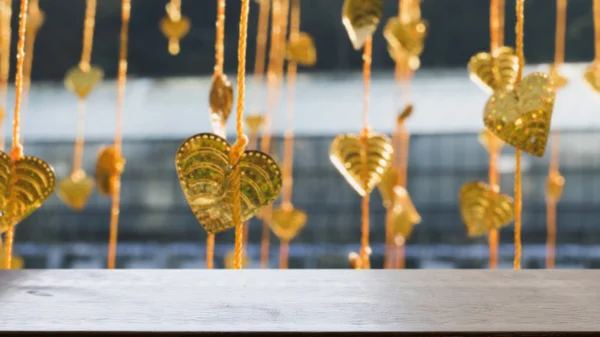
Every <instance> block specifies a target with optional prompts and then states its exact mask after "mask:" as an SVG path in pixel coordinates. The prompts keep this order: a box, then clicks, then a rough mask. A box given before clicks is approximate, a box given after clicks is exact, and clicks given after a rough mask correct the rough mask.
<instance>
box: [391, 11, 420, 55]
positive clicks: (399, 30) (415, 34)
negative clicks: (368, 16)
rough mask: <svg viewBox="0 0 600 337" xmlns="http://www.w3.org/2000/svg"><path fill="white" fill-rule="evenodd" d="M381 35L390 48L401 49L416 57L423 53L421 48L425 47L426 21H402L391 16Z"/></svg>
mask: <svg viewBox="0 0 600 337" xmlns="http://www.w3.org/2000/svg"><path fill="white" fill-rule="evenodd" d="M383 36H384V37H385V39H386V40H387V42H388V46H389V47H390V48H393V49H394V50H398V51H403V52H404V53H406V54H408V55H409V56H417V57H418V56H420V55H421V53H423V49H424V48H425V37H426V36H427V21H425V20H415V21H412V22H409V23H404V22H402V21H400V18H398V17H397V16H396V17H392V18H390V19H389V20H388V22H387V23H386V25H385V28H384V29H383Z"/></svg>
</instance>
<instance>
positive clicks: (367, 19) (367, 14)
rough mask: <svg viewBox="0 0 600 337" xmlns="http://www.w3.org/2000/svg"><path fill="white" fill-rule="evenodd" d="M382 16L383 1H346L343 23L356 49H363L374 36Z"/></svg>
mask: <svg viewBox="0 0 600 337" xmlns="http://www.w3.org/2000/svg"><path fill="white" fill-rule="evenodd" d="M382 14H383V0H345V1H344V7H343V8H342V23H343V24H344V27H346V31H347V32H348V36H349V37H350V42H352V46H353V47H354V49H356V50H359V49H361V48H362V47H363V45H364V44H365V41H366V40H367V39H368V38H370V37H371V36H373V33H374V32H375V30H377V25H378V24H379V21H380V20H381V16H382Z"/></svg>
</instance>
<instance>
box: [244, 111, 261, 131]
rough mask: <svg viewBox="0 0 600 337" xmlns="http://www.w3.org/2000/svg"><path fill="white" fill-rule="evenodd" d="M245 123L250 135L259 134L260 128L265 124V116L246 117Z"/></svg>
mask: <svg viewBox="0 0 600 337" xmlns="http://www.w3.org/2000/svg"><path fill="white" fill-rule="evenodd" d="M244 122H245V123H246V126H247V127H248V129H249V130H250V134H253V135H256V134H258V132H259V130H260V127H261V126H262V125H263V124H264V123H265V117H264V116H263V115H259V114H255V115H248V116H246V117H244Z"/></svg>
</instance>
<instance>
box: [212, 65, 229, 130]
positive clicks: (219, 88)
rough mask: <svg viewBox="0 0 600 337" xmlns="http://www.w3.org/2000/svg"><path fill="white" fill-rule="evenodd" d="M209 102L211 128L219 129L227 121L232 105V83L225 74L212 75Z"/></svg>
mask: <svg viewBox="0 0 600 337" xmlns="http://www.w3.org/2000/svg"><path fill="white" fill-rule="evenodd" d="M209 104H210V120H211V123H212V125H213V129H216V130H220V129H222V128H223V126H224V125H225V123H227V119H229V115H230V114H231V108H232V107H233V85H232V84H231V82H229V80H228V79H227V76H225V75H223V74H221V75H215V76H213V80H212V86H211V87H210V94H209Z"/></svg>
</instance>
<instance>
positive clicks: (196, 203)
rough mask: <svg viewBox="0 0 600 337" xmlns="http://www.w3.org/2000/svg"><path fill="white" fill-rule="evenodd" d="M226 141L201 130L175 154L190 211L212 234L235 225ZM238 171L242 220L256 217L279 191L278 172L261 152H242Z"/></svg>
mask: <svg viewBox="0 0 600 337" xmlns="http://www.w3.org/2000/svg"><path fill="white" fill-rule="evenodd" d="M230 150H231V148H230V146H229V143H227V141H226V140H225V139H223V138H221V137H219V136H217V135H214V134H210V133H201V134H197V135H194V136H192V137H190V138H188V139H186V140H185V141H184V142H183V144H181V146H180V147H179V150H178V151H177V155H176V157H175V166H176V168H177V175H178V177H179V182H180V183H181V188H182V189H183V193H184V194H185V197H186V199H187V201H188V204H189V205H190V207H191V209H192V212H193V213H194V215H195V216H196V219H198V222H200V224H201V225H202V227H204V229H205V230H206V231H207V232H208V233H211V234H214V233H218V232H221V231H224V230H226V229H229V228H231V227H233V226H234V224H233V220H232V201H231V183H232V182H231V172H232V170H231V168H230V167H229V151H230ZM237 165H239V168H240V170H241V199H242V220H243V221H245V220H248V219H250V218H251V217H253V216H255V215H256V214H257V213H258V212H259V211H260V210H261V209H262V208H263V207H265V206H267V205H269V204H270V203H272V202H273V201H274V200H275V199H276V198H277V196H278V195H279V192H280V191H281V184H282V181H281V171H280V169H279V167H278V166H277V164H276V163H275V161H274V160H273V159H272V158H271V157H269V156H268V155H267V154H265V153H262V152H260V151H245V152H244V154H243V155H242V157H241V158H240V160H239V162H238V164H237Z"/></svg>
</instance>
